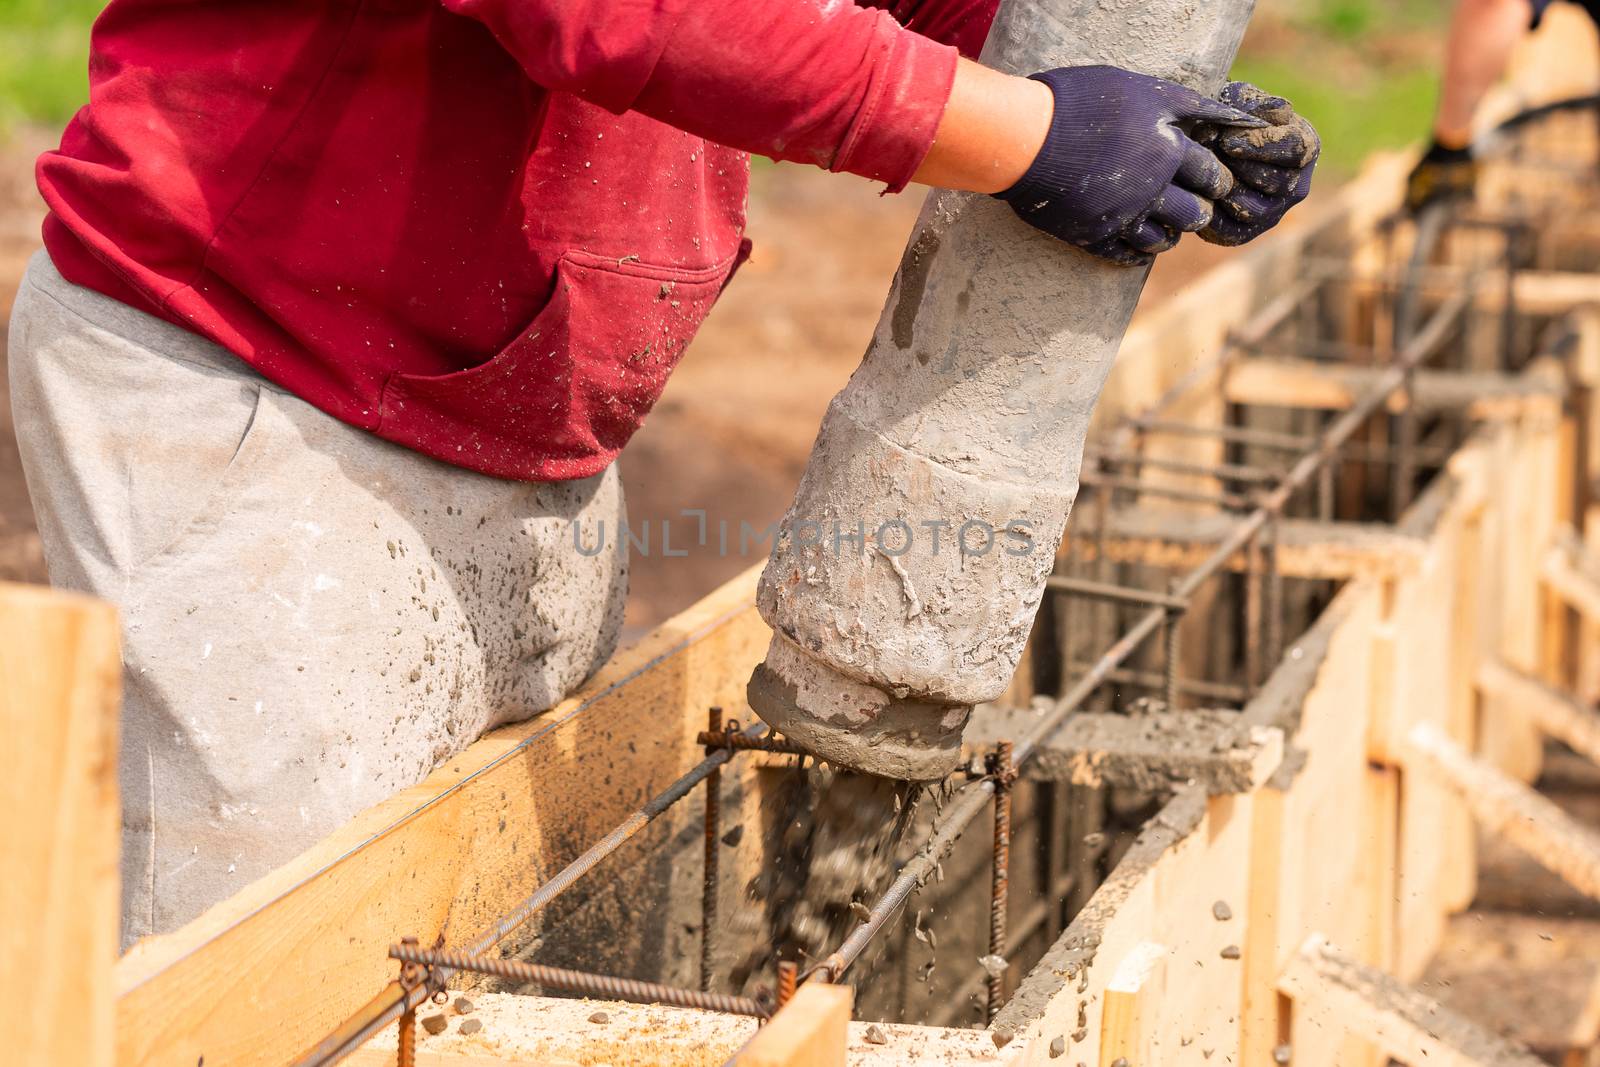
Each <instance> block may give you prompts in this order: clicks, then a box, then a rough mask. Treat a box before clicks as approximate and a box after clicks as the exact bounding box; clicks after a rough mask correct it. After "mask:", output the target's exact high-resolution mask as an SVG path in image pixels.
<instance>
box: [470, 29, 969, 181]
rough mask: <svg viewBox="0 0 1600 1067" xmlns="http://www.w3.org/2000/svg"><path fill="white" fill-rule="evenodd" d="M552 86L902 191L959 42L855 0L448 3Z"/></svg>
mask: <svg viewBox="0 0 1600 1067" xmlns="http://www.w3.org/2000/svg"><path fill="white" fill-rule="evenodd" d="M441 2H442V3H443V4H444V6H445V7H446V8H447V9H449V10H450V11H453V12H455V13H456V14H460V15H465V16H467V17H469V18H473V19H476V20H478V21H479V22H482V23H483V24H484V25H486V26H487V27H488V28H489V30H490V31H491V32H492V33H494V35H495V37H496V38H497V39H498V40H499V41H500V44H501V46H502V47H504V48H505V49H506V50H507V51H508V52H510V53H511V54H512V55H513V56H514V57H516V59H517V61H518V62H519V63H520V64H521V65H522V67H523V69H524V70H526V71H527V73H528V76H529V77H530V78H531V79H532V80H533V81H535V82H537V83H538V84H540V85H542V86H544V87H545V88H547V89H551V90H554V91H557V92H567V93H572V94H573V95H575V96H578V97H581V98H583V99H585V100H588V101H589V102H591V103H594V104H597V105H599V106H601V107H604V108H607V109H608V110H611V111H614V112H618V113H621V112H623V111H630V110H632V111H638V112H640V113H642V114H645V115H649V116H650V117H651V118H654V119H658V120H660V121H662V122H665V123H667V124H669V125H672V126H676V127H677V128H679V129H682V130H686V131H688V132H690V133H693V134H696V135H697V136H701V137H704V138H706V139H707V140H711V141H715V142H717V143H718V144H723V145H728V146H729V147H732V148H740V149H744V150H746V151H749V152H754V153H757V154H759V155H765V156H771V157H772V158H773V159H782V160H792V161H796V162H803V163H813V164H815V165H817V166H820V167H824V168H827V169H829V170H835V171H851V172H853V173H856V174H861V175H864V176H865V177H868V178H872V179H875V180H877V181H882V182H886V183H887V184H888V185H889V187H890V189H891V190H896V191H898V190H899V189H901V188H903V187H904V186H905V184H906V183H907V182H908V181H910V179H911V175H912V174H913V173H914V172H915V171H916V169H917V167H918V166H919V165H921V163H922V160H923V157H924V156H926V155H927V153H928V149H929V148H930V147H931V146H932V144H933V135H934V131H935V130H936V129H937V127H938V124H939V119H940V117H941V116H942V115H943V114H944V108H945V104H946V102H947V101H948V100H949V97H950V88H951V85H952V84H953V83H954V80H955V67H956V58H957V52H956V49H955V48H954V47H952V46H950V45H946V44H941V43H939V42H937V41H934V40H932V39H931V38H928V37H924V36H922V35H921V34H918V33H916V32H914V31H912V30H910V29H907V28H905V27H904V26H901V25H900V24H899V23H897V22H896V21H895V19H894V17H893V15H892V14H891V13H890V12H889V11H885V10H880V9H877V8H868V7H858V6H857V5H856V4H855V3H853V2H851V0H441Z"/></svg>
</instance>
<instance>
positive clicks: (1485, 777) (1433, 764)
mask: <svg viewBox="0 0 1600 1067" xmlns="http://www.w3.org/2000/svg"><path fill="white" fill-rule="evenodd" d="M1408 740H1409V741H1410V744H1411V747H1412V748H1413V749H1414V750H1415V752H1416V753H1417V755H1418V756H1419V757H1420V758H1421V759H1422V760H1424V761H1425V762H1426V764H1427V765H1428V766H1429V767H1430V768H1431V769H1432V770H1434V771H1435V772H1437V773H1438V774H1439V775H1440V776H1441V777H1442V778H1443V779H1444V780H1445V781H1446V782H1448V783H1449V784H1450V785H1451V787H1452V788H1454V789H1455V790H1456V791H1457V792H1458V793H1460V795H1461V796H1462V798H1463V799H1464V800H1465V801H1466V803H1467V806H1468V807H1469V808H1471V809H1472V813H1473V815H1474V816H1475V817H1476V818H1477V820H1478V823H1479V825H1480V826H1482V827H1483V828H1484V829H1485V830H1486V831H1487V832H1489V833H1492V834H1499V835H1501V836H1503V837H1505V838H1506V840H1508V841H1511V842H1513V843H1515V844H1516V845H1518V846H1519V847H1521V848H1522V849H1524V850H1525V851H1527V852H1528V854H1529V855H1531V856H1533V857H1534V858H1535V859H1537V860H1538V861H1539V862H1540V863H1541V864H1543V865H1544V866H1545V867H1546V868H1547V869H1549V870H1551V871H1553V872H1555V873H1556V874H1559V875H1560V876H1561V877H1562V878H1563V879H1565V880H1566V882H1567V884H1569V885H1571V886H1572V887H1573V888H1574V889H1577V890H1580V891H1582V892H1584V893H1586V894H1588V895H1589V896H1591V897H1594V898H1596V899H1600V833H1596V832H1595V831H1594V830H1591V829H1590V828H1589V827H1587V826H1584V825H1583V824H1582V823H1580V822H1578V821H1577V820H1575V819H1574V818H1572V816H1570V815H1568V814H1567V813H1566V812H1564V811H1562V810H1561V809H1560V808H1558V807H1557V806H1556V805H1555V804H1553V803H1551V802H1550V801H1548V800H1546V799H1545V798H1544V797H1542V796H1540V795H1539V794H1538V793H1536V792H1534V791H1533V790H1532V789H1530V788H1528V787H1527V786H1526V785H1523V784H1522V783H1521V782H1519V781H1517V780H1516V779H1514V778H1511V777H1509V776H1507V775H1505V774H1502V773H1501V772H1500V771H1498V770H1496V769H1495V768H1494V767H1493V766H1491V765H1489V764H1488V763H1486V762H1484V761H1483V760H1479V759H1475V758H1473V757H1472V756H1469V755H1468V754H1467V753H1466V752H1464V751H1463V750H1462V749H1461V747H1460V746H1459V745H1457V744H1456V743H1455V742H1453V741H1451V740H1450V739H1449V738H1448V737H1445V736H1444V735H1443V734H1442V733H1440V732H1439V730H1438V729H1437V728H1436V727H1434V726H1432V725H1430V724H1428V723H1421V724H1419V725H1417V726H1416V727H1415V728H1414V729H1413V730H1412V731H1411V734H1410V737H1409V739H1408Z"/></svg>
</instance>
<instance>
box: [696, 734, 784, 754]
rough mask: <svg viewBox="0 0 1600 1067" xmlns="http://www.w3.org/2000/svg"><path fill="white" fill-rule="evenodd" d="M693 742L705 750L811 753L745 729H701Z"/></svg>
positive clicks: (778, 739) (781, 740) (780, 739)
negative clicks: (758, 735)
mask: <svg viewBox="0 0 1600 1067" xmlns="http://www.w3.org/2000/svg"><path fill="white" fill-rule="evenodd" d="M695 744H697V745H704V746H705V747H706V750H707V751H728V752H777V753H780V754H782V755H785V756H809V755H810V754H811V753H809V752H807V751H806V750H805V749H803V748H801V747H800V746H799V745H797V744H795V743H794V742H793V741H785V740H783V739H782V738H775V737H772V736H770V735H768V736H766V737H757V736H754V735H752V734H751V733H750V731H749V730H746V731H744V732H742V733H740V732H735V731H732V730H701V731H700V733H698V734H696V735H695Z"/></svg>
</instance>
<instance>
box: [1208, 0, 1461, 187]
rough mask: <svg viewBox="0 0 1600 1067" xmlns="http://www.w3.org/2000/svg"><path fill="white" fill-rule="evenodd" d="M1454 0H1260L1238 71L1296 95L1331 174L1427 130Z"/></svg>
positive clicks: (1340, 175) (1409, 141) (1340, 173)
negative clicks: (1439, 63)
mask: <svg viewBox="0 0 1600 1067" xmlns="http://www.w3.org/2000/svg"><path fill="white" fill-rule="evenodd" d="M1451 7H1452V4H1451V3H1450V2H1449V0H1261V3H1260V4H1259V6H1258V7H1257V15H1256V23H1255V25H1253V26H1252V30H1251V35H1250V36H1249V37H1248V38H1247V39H1246V41H1245V48H1244V50H1243V52H1242V53H1241V54H1240V57H1239V61H1238V62H1237V63H1235V64H1234V69H1233V76H1234V77H1236V78H1242V79H1244V80H1246V81H1252V82H1255V83H1256V84H1258V85H1260V86H1262V87H1263V88H1265V89H1268V90H1270V91H1271V92H1274V93H1279V94H1281V95H1283V96H1286V97H1288V98H1289V99H1290V100H1292V101H1294V105H1295V107H1296V109H1298V110H1299V111H1300V112H1301V114H1303V115H1305V116H1306V117H1307V118H1308V119H1310V120H1311V122H1312V124H1313V125H1315V126H1316V127H1317V131H1318V132H1319V133H1320V134H1321V135H1322V145H1323V163H1324V169H1325V171H1326V172H1327V173H1328V176H1329V177H1334V178H1345V177H1349V176H1350V175H1351V174H1352V173H1353V172H1354V171H1355V170H1356V169H1357V168H1358V167H1359V166H1360V164H1361V161H1362V160H1363V159H1365V158H1366V157H1367V156H1368V155H1370V154H1372V153H1373V152H1375V151H1378V150H1380V149H1385V148H1399V147H1403V146H1405V145H1409V144H1415V143H1417V142H1419V141H1421V140H1422V139H1423V138H1424V137H1426V136H1427V132H1428V127H1429V124H1430V121H1431V119H1432V116H1433V108H1434V102H1435V100H1436V99H1437V97H1438V70H1437V61H1438V57H1439V55H1440V54H1441V53H1442V51H1443V39H1444V33H1445V27H1446V25H1447V23H1448V21H1449V15H1450V9H1451Z"/></svg>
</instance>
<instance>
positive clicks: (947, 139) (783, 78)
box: [442, 0, 1276, 262]
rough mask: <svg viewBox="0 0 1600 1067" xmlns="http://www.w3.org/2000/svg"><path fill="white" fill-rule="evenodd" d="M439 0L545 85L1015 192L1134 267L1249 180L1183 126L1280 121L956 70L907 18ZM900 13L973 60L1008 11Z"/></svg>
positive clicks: (1129, 90)
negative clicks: (978, 44) (1088, 188)
mask: <svg viewBox="0 0 1600 1067" xmlns="http://www.w3.org/2000/svg"><path fill="white" fill-rule="evenodd" d="M442 3H443V4H444V6H445V7H447V8H449V9H450V10H452V11H455V12H456V13H458V14H462V15H466V16H468V17H471V18H474V19H477V20H478V21H480V22H482V23H484V24H485V25H486V26H487V27H488V28H489V29H490V30H491V31H492V32H493V33H494V34H495V36H496V38H497V39H498V40H499V41H500V43H501V45H502V46H503V47H504V48H506V50H507V51H508V52H510V53H511V54H512V55H513V56H515V57H516V58H517V59H518V61H519V62H520V63H521V64H522V66H523V68H524V70H526V71H527V72H528V75H529V77H530V78H532V79H533V80H534V81H535V82H537V83H539V84H540V85H543V86H545V87H546V88H549V89H552V90H556V91H561V92H569V93H572V94H573V95H575V96H578V97H581V98H583V99H585V100H588V101H590V102H591V103H595V104H597V105H599V106H602V107H605V108H608V109H610V110H612V111H616V112H619V113H620V112H622V111H627V110H633V111H637V112H640V113H642V114H645V115H648V116H650V117H651V118H655V119H657V120H659V121H661V122H665V123H667V124H669V125H672V126H675V127H677V128H679V129H682V130H685V131H688V132H690V133H694V134H697V135H699V136H702V137H705V138H706V139H708V140H712V141H715V142H717V143H719V144H723V145H727V146H730V147H734V148H741V149H745V150H747V151H750V152H755V153H758V154H761V155H766V156H770V157H772V158H774V159H780V160H791V161H796V162H805V163H811V164H815V165H817V166H820V167H823V168H826V169H829V170H835V171H840V170H843V171H851V172H853V173H856V174H860V175H863V176H865V177H868V178H872V179H876V180H879V181H883V182H885V183H886V184H887V185H888V186H889V189H890V190H891V191H898V190H900V189H902V188H903V187H904V186H905V185H906V183H907V182H909V181H911V180H913V178H915V180H917V181H921V182H925V183H928V184H936V185H940V186H943V187H947V188H954V189H966V190H970V191H974V192H988V193H1001V194H1003V195H1005V196H1007V197H1008V198H1011V202H1012V206H1013V207H1014V208H1016V209H1017V211H1018V214H1019V215H1022V217H1023V218H1024V219H1026V220H1027V221H1029V222H1030V223H1032V224H1033V225H1035V226H1037V227H1038V228H1040V229H1043V230H1046V231H1047V232H1050V233H1052V234H1054V235H1055V236H1058V237H1061V238H1062V239H1064V240H1068V241H1071V242H1072V243H1074V244H1077V245H1079V246H1080V247H1085V248H1088V249H1090V250H1091V251H1094V252H1096V253H1097V254H1101V255H1107V256H1108V258H1113V259H1117V260H1118V261H1120V262H1134V261H1139V260H1140V259H1141V257H1144V256H1146V255H1147V254H1149V253H1154V252H1157V251H1161V250H1163V249H1164V248H1167V247H1171V244H1172V243H1173V242H1175V241H1176V236H1177V233H1178V232H1180V231H1184V230H1198V229H1200V228H1202V227H1203V226H1205V225H1206V224H1207V223H1208V222H1209V220H1210V218H1211V210H1210V205H1209V203H1204V204H1197V203H1196V201H1197V200H1199V199H1200V198H1212V197H1216V196H1220V195H1222V194H1223V193H1225V192H1226V191H1227V186H1231V184H1232V182H1231V178H1227V179H1226V180H1225V179H1224V178H1223V173H1224V168H1223V167H1222V166H1221V164H1220V163H1219V162H1218V161H1217V159H1216V158H1215V156H1213V155H1212V154H1211V153H1210V152H1209V151H1207V150H1205V149H1202V148H1200V147H1199V146H1198V145H1195V144H1194V143H1193V142H1192V141H1190V140H1189V139H1188V137H1187V136H1186V135H1184V134H1183V133H1182V132H1181V130H1179V129H1178V123H1179V122H1182V121H1186V120H1204V121H1210V122H1221V123H1237V124H1253V125H1256V126H1261V125H1265V124H1266V123H1264V122H1261V121H1258V120H1256V119H1253V118H1251V117H1250V116H1249V115H1246V114H1244V113H1242V112H1240V111H1237V110H1235V109H1234V108H1231V107H1227V106H1224V105H1222V104H1219V103H1217V102H1215V101H1209V100H1205V99H1203V98H1201V97H1199V96H1198V95H1197V94H1195V93H1193V92H1190V91H1189V90H1187V89H1184V88H1182V87H1180V86H1177V85H1174V84H1172V83H1170V82H1164V81H1161V80H1160V79H1155V78H1145V77H1143V76H1140V75H1134V74H1130V73H1129V72H1126V71H1115V70H1114V69H1112V68H1105V67H1084V68H1073V69H1071V70H1067V71H1052V72H1046V73H1045V74H1043V75H1040V76H1039V78H1040V79H1042V80H1033V79H1027V78H1018V77H1014V76H1012V75H1007V74H1002V73H999V72H997V71H994V70H990V69H988V68H985V67H982V66H980V65H979V64H976V63H973V62H970V61H968V60H960V61H959V63H958V55H957V49H956V48H955V47H952V46H950V45H946V44H941V43H939V42H937V41H935V40H933V39H931V38H930V37H926V36H923V35H922V34H920V33H917V32H915V31H913V30H910V29H907V28H905V27H902V26H900V25H898V24H897V23H896V21H895V18H894V17H893V14H892V13H891V12H889V11H884V10H874V9H871V8H866V7H858V6H856V5H855V4H853V3H840V2H837V0H442ZM951 5H954V6H951ZM892 6H893V7H894V8H896V9H897V10H896V11H895V12H894V13H895V14H899V15H900V16H901V17H902V18H905V19H906V20H907V21H908V22H911V23H913V24H919V23H923V22H925V23H926V24H927V26H928V29H929V32H941V33H945V34H947V35H949V36H952V37H956V38H959V40H960V42H961V44H962V46H963V48H964V49H967V50H971V49H973V48H975V43H974V42H975V41H977V40H979V39H981V34H980V33H979V32H978V30H979V29H980V28H981V29H982V31H983V32H987V26H988V18H989V16H990V14H991V12H990V11H989V10H988V5H987V3H986V0H939V2H933V0H924V2H923V3H916V2H908V0H901V2H898V3H895V4H893V5H892ZM899 9H905V10H899ZM952 11H954V12H956V13H957V15H958V16H959V17H955V16H952V15H950V14H949V13H950V12H952ZM974 12H976V14H974ZM940 19H943V20H944V21H943V23H942V24H940V23H939V20H940ZM936 24H937V25H938V28H937V29H936ZM1127 174H1136V175H1139V176H1140V178H1141V181H1138V182H1129V181H1127V180H1126V177H1125V176H1126V175H1127ZM1086 182H1087V183H1089V184H1091V185H1093V186H1095V188H1096V194H1095V195H1089V196H1084V195H1082V189H1083V188H1084V187H1085V183H1086ZM1023 200H1025V201H1026V202H1025V203H1023ZM1271 221H1276V218H1273V219H1272V220H1271ZM1129 245H1132V247H1129Z"/></svg>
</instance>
